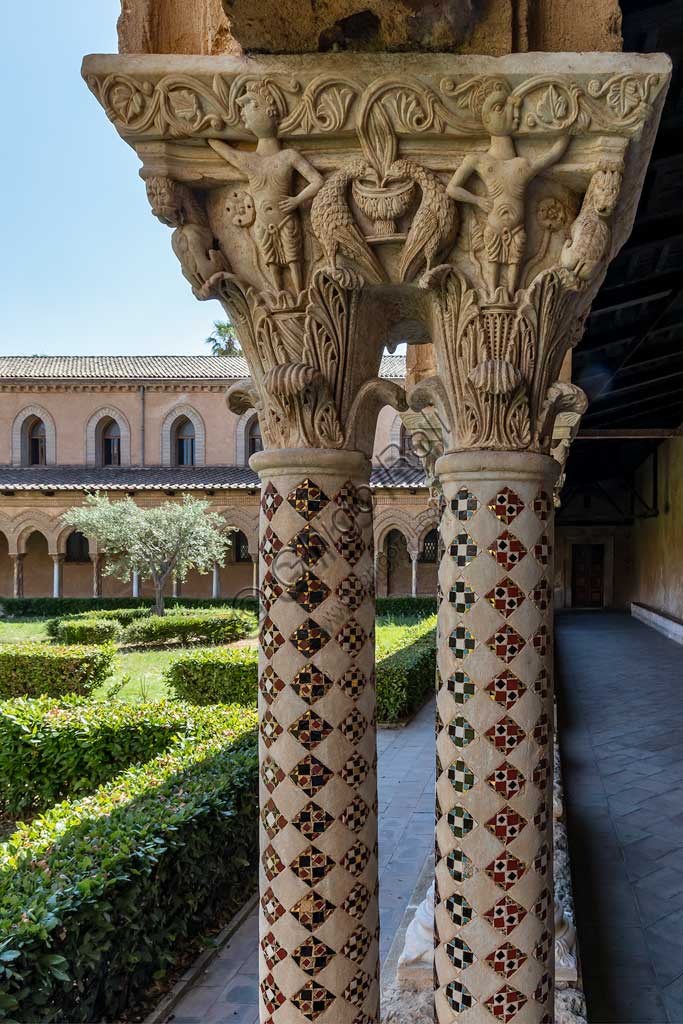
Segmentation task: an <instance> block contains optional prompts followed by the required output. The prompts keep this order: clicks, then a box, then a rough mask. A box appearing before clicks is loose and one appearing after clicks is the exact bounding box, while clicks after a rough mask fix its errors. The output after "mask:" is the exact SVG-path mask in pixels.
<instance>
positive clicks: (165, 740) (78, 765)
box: [0, 697, 216, 817]
mask: <svg viewBox="0 0 683 1024" xmlns="http://www.w3.org/2000/svg"><path fill="white" fill-rule="evenodd" d="M215 720H216V709H214V708H210V709H208V710H207V709H204V708H194V709H193V708H191V707H188V705H186V704H185V705H183V704H180V703H177V702H174V701H156V702H154V703H150V704H124V703H123V702H121V701H112V702H109V703H96V702H93V701H92V700H83V699H82V698H79V697H76V698H71V699H68V698H67V699H65V698H63V697H62V698H61V699H59V700H55V699H53V698H51V697H38V698H33V699H29V698H25V697H20V698H17V699H15V700H7V701H3V702H2V703H1V704H0V807H2V809H3V810H4V811H5V813H7V814H9V815H11V816H13V817H17V816H18V815H20V814H27V813H32V814H33V813H35V812H37V811H42V810H44V809H45V808H47V807H50V806H51V805H52V804H54V803H56V802H57V801H58V800H64V799H65V798H66V797H75V796H82V795H83V794H85V793H90V792H92V791H93V790H94V789H96V788H97V786H99V785H101V784H102V783H103V782H106V781H108V780H109V779H111V778H113V776H114V775H117V774H118V773H119V772H120V771H123V770H124V769H125V768H128V767H130V766H131V765H133V764H139V763H142V762H144V761H148V760H149V759H150V758H152V757H155V756H156V755H157V754H160V753H161V752H162V750H165V749H166V748H167V747H168V746H170V744H171V743H173V742H174V741H175V740H176V739H177V738H178V737H179V736H181V735H185V736H188V735H193V736H200V735H201V734H202V733H203V732H204V731H205V730H206V728H207V724H208V725H212V724H215Z"/></svg>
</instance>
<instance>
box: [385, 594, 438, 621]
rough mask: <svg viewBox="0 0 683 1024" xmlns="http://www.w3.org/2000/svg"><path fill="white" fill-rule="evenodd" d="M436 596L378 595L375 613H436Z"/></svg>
mask: <svg viewBox="0 0 683 1024" xmlns="http://www.w3.org/2000/svg"><path fill="white" fill-rule="evenodd" d="M436 611H437V606H436V597H378V598H377V614H378V615H391V616H411V617H413V618H414V617H415V616H420V617H422V618H424V617H426V616H429V615H436Z"/></svg>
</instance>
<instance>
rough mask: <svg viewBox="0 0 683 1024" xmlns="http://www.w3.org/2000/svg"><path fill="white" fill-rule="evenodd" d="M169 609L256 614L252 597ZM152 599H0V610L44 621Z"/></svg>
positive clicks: (175, 600)
mask: <svg viewBox="0 0 683 1024" xmlns="http://www.w3.org/2000/svg"><path fill="white" fill-rule="evenodd" d="M165 603H166V607H167V608H244V609H246V610H249V611H256V610H257V605H258V602H257V600H256V598H253V597H245V598H241V597H168V598H166V602H165ZM153 604H154V602H153V600H152V599H151V598H149V597H0V607H1V608H2V609H3V611H4V613H5V615H9V616H11V617H12V618H43V617H44V616H49V615H52V616H57V617H61V616H63V615H73V614H80V613H81V612H88V611H103V610H109V609H111V610H114V609H120V608H151V607H152V605H153Z"/></svg>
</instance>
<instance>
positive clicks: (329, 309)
mask: <svg viewBox="0 0 683 1024" xmlns="http://www.w3.org/2000/svg"><path fill="white" fill-rule="evenodd" d="M83 73H84V76H85V78H86V81H87V83H88V85H89V87H90V89H91V90H92V92H93V93H94V95H95V96H96V97H97V99H98V100H99V101H100V103H101V104H102V106H103V107H104V109H105V111H106V112H107V115H108V117H109V118H110V119H111V121H112V122H113V123H114V125H115V126H116V128H117V130H118V131H119V132H120V134H121V135H122V136H123V138H124V139H125V140H126V141H127V142H128V143H130V145H132V146H133V147H134V148H135V150H136V152H137V153H138V155H139V157H140V159H141V160H142V165H143V166H142V170H141V174H142V177H143V178H144V179H145V181H146V185H147V193H148V196H149V200H150V203H151V206H152V211H153V213H154V214H155V215H156V216H157V217H158V218H159V219H160V220H161V221H162V222H163V223H164V224H166V225H169V226H171V227H172V228H173V229H174V230H173V236H172V245H173V249H174V252H175V253H176V255H177V257H178V259H179V260H180V263H181V266H182V270H183V273H184V275H185V277H186V278H187V279H188V281H189V282H190V284H191V287H192V290H193V292H194V294H195V295H196V296H197V297H198V298H200V299H209V298H216V299H218V300H219V301H220V302H221V303H222V305H223V307H224V309H225V310H226V311H227V313H228V315H229V316H230V318H231V319H232V321H233V323H234V324H235V327H236V329H237V332H238V335H239V338H240V341H241V343H242V346H243V349H244V352H245V355H246V357H247V360H248V362H249V367H250V371H251V376H252V380H251V382H250V384H249V386H248V387H247V388H241V389H239V390H235V391H234V392H233V393H232V395H231V399H230V401H231V403H232V404H233V407H238V408H244V406H245V405H247V404H251V405H253V406H254V407H255V408H256V409H258V411H259V416H260V419H261V423H262V430H263V433H264V438H265V440H266V443H267V444H268V445H270V446H273V447H282V446H285V447H293V446H302V445H303V446H309V447H310V446H312V447H324V448H357V449H360V450H364V451H368V449H369V446H370V444H371V440H370V435H371V434H372V432H373V423H374V416H375V415H376V411H377V409H378V408H379V407H380V406H381V405H382V404H386V403H387V402H392V403H395V404H398V406H399V407H402V404H403V403H402V397H401V395H400V394H398V393H397V392H396V389H395V388H391V387H389V386H388V385H387V384H386V382H380V381H379V380H378V379H377V378H378V370H379V362H380V357H381V352H382V349H383V347H384V346H385V345H393V344H395V343H397V342H401V341H407V342H408V343H410V344H420V343H424V342H429V341H432V342H433V344H434V347H435V351H436V363H437V374H436V375H435V377H434V378H433V379H431V380H430V379H428V378H427V379H423V380H421V381H420V383H419V384H418V385H416V387H415V388H414V389H413V391H412V396H411V404H412V405H413V406H414V408H416V409H418V410H419V409H424V408H426V407H427V406H429V407H432V408H433V409H435V410H436V411H437V413H438V415H439V417H440V418H441V421H442V426H443V430H444V440H445V448H446V450H459V449H464V448H474V449H481V448H483V449H485V448H493V449H496V448H501V449H517V450H526V449H528V450H532V451H538V452H548V451H549V449H550V447H551V439H552V434H553V425H554V422H555V419H556V417H557V416H558V414H560V413H580V412H581V411H582V403H583V401H584V400H583V397H582V395H581V394H580V393H579V391H578V389H576V388H574V387H572V386H571V385H569V384H567V383H564V382H561V381H560V367H561V365H562V362H563V359H564V357H565V355H566V353H567V351H568V350H569V349H570V348H571V347H572V346H573V345H575V344H576V343H577V342H578V340H579V338H580V337H581V333H582V330H583V323H584V320H585V317H586V315H587V313H588V311H589V309H590V303H591V301H592V298H593V296H594V295H595V292H596V291H597V289H598V287H599V285H600V282H601V280H602V278H603V277H604V274H605V272H606V269H607V266H608V264H609V261H610V259H611V258H612V257H613V256H614V254H615V253H616V252H617V251H618V249H619V247H620V246H621V245H622V244H623V242H624V240H625V238H626V237H627V236H628V233H629V231H630V228H631V225H632V222H633V217H634V215H635V208H636V203H637V199H638V196H639V193H640V189H641V185H642V180H643V175H644V172H645V168H646V164H647V160H648V157H649V153H650V150H651V147H652V143H653V138H654V133H655V131H656V127H657V123H658V119H659V115H660V112H661V107H662V104H663V100H664V95H665V92H666V88H667V85H668V80H669V76H670V62H669V60H668V58H666V57H663V56H658V55H653V56H635V55H629V54H519V55H512V56H509V57H504V58H486V57H463V56H456V55H452V56H451V55H443V54H441V55H439V54H434V55H427V54H404V55H390V54H372V55H360V54H353V55H351V54H348V55H345V54H325V55H307V56H297V57H275V56H273V57H267V58H259V59H245V58H228V57H220V58H219V57H216V58H210V57H202V58H198V57H184V56H145V57H140V56H137V57H133V56H120V57H108V56H94V57H88V58H86V60H85V63H84V70H83ZM403 407H404V406H403Z"/></svg>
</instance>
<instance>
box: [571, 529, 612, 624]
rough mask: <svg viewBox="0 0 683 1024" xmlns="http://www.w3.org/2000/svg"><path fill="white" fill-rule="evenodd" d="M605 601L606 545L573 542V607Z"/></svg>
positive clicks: (597, 605) (591, 606)
mask: <svg viewBox="0 0 683 1024" xmlns="http://www.w3.org/2000/svg"><path fill="white" fill-rule="evenodd" d="M604 603H605V545H604V544H572V608H602V607H603V606H604Z"/></svg>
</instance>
